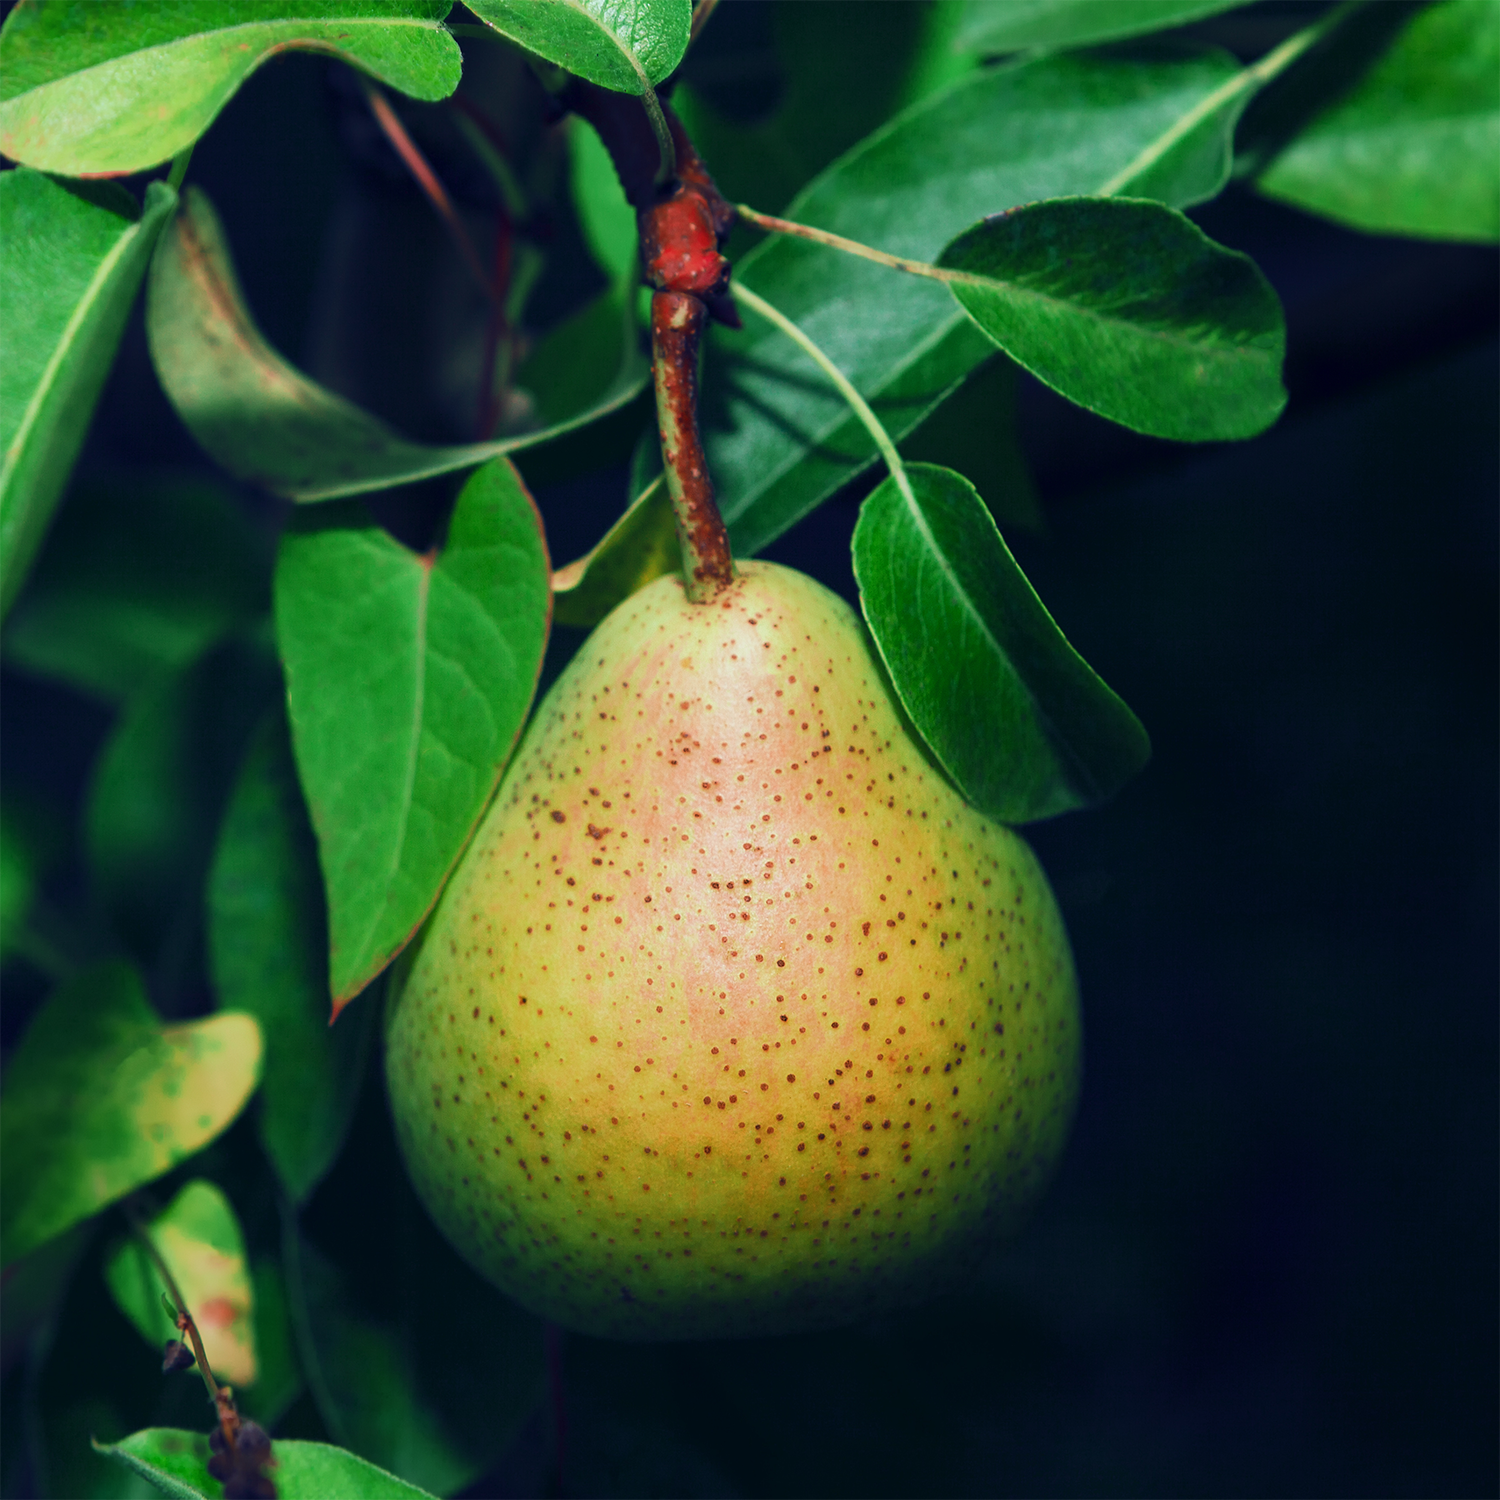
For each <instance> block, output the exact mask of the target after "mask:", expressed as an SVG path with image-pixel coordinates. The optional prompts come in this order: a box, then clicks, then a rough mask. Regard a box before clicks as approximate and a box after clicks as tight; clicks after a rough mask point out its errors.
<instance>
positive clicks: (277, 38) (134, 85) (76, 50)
mask: <svg viewBox="0 0 1500 1500" xmlns="http://www.w3.org/2000/svg"><path fill="white" fill-rule="evenodd" d="M450 8H451V0H175V3H173V4H171V5H101V4H99V3H98V0H48V3H46V4H29V5H18V6H17V7H16V8H15V10H14V11H12V12H11V16H10V19H9V20H8V21H7V22H6V23H5V29H4V30H3V31H0V152H4V153H5V155H6V156H9V157H11V158H12V159H13V160H15V161H20V162H25V163H27V164H28V165H30V166H34V167H43V168H45V169H46V170H48V171H52V172H67V173H71V174H73V175H75V176H82V175H84V174H95V173H126V172H139V171H142V170H143V169H145V168H147V167H154V166H156V165H157V164H158V163H159V162H164V161H167V160H168V159H170V158H171V157H173V156H175V155H176V154H177V153H178V152H179V151H182V150H183V149H184V148H186V147H187V146H190V145H192V143H193V142H194V141H195V140H197V139H198V137H199V136H200V135H202V134H203V132H204V131H205V130H207V129H208V127H209V125H210V124H212V122H213V120H214V117H215V116H216V115H217V114H218V113H219V111H220V110H221V109H223V107H224V106H225V104H227V103H228V102H229V100H230V99H231V98H232V97H233V95H234V93H235V92H236V90H238V88H239V86H240V85H241V84H242V83H243V82H244V81H245V80H246V79H247V78H248V77H249V76H250V74H251V73H253V72H254V71H255V69H256V68H258V67H259V66H260V65H261V64H262V63H263V62H265V61H267V60H268V59H269V58H272V57H274V56H276V55H277V54H278V53H280V52H285V51H286V50H287V49H289V48H301V49H305V50H308V51H313V52H324V53H328V54H329V55H331V56H333V57H338V58H341V59H342V60H343V61H345V62H347V63H351V64H352V65H353V66H355V67H357V68H362V69H363V70H364V71H365V72H367V73H372V74H374V75H375V77H377V78H379V79H380V80H381V81H382V82H384V83H388V84H390V86H391V87H392V88H395V89H400V90H401V92H402V93H405V94H410V95H411V96H412V97H413V98H416V99H443V98H446V97H447V96H448V95H449V94H451V93H452V92H453V90H454V89H455V88H456V87H457V86H458V77H459V72H460V68H461V65H462V58H461V56H460V54H459V50H458V44H457V43H456V42H455V41H454V40H453V38H452V37H451V36H450V35H449V34H448V32H447V31H446V30H445V29H444V27H443V25H442V20H443V17H444V16H445V15H446V14H447V13H448V11H449V9H450Z"/></svg>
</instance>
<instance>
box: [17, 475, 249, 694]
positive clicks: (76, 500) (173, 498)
mask: <svg viewBox="0 0 1500 1500" xmlns="http://www.w3.org/2000/svg"><path fill="white" fill-rule="evenodd" d="M270 581H271V544H270V540H269V538H268V537H267V536H266V535H265V534H264V532H262V531H261V530H260V529H259V528H257V527H256V526H255V525H254V524H253V523H252V522H251V520H250V519H249V517H248V516H247V514H246V513H245V510H244V508H243V507H242V506H241V505H239V504H237V503H236V501H235V499H234V497H233V496H231V495H229V494H228V493H226V491H225V489H224V487H223V486H222V485H219V484H217V483H215V482H213V481H212V480H207V479H189V478H180V477H165V476H163V477H158V478H153V479H144V480H143V479H138V478H130V477H128V476H120V477H117V478H112V479H107V480H104V479H90V480H81V481H80V482H79V483H78V484H76V485H74V486H73V488H72V490H71V492H70V493H69V496H68V501H67V504H65V505H64V506H63V507H62V509H61V510H60V511H59V512H58V516H57V521H56V524H55V525H54V526H53V527H52V529H51V531H50V532H49V534H48V537H47V544H46V546H45V547H43V549H42V552H41V555H40V556H39V558H38V559H37V564H36V568H35V570H34V572H33V573H32V576H31V578H30V580H29V581H28V584H27V587H26V589H25V590H24V591H23V593H22V594H21V597H20V599H19V600H18V601H17V603H16V606H15V608H14V609H13V610H12V612H11V616H10V619H9V620H8V621H7V622H6V628H5V656H6V659H7V660H8V661H12V662H15V663H17V664H18V665H20V666H23V667H25V668H27V670H29V671H32V672H37V673H41V674H43V675H46V676H50V677H57V678H60V679H62V681H64V682H67V683H71V684H72V685H73V686H74V687H77V688H81V689H83V690H84V691H85V692H88V693H92V694H95V695H97V696H98V697H100V698H103V699H105V700H107V701H111V702H114V701H119V700H120V699H124V698H129V697H131V696H132V695H133V694H134V693H136V692H137V691H139V690H140V689H141V688H143V687H145V686H146V685H147V684H148V683H150V682H152V681H154V680H155V679H157V678H159V677H160V676H161V675H162V674H163V673H165V672H170V671H172V670H174V669H176V668H181V667H185V666H186V665H187V664H188V663H189V662H191V661H192V660H193V658H194V657H196V656H199V655H201V654H202V652H203V651H204V650H205V649H206V648H207V647H208V646H210V645H211V644H212V643H213V642H214V641H216V640H218V639H219V638H220V637H221V636H223V635H224V634H225V633H226V632H227V631H229V630H230V629H231V628H233V627H234V626H236V625H242V624H244V623H246V622H247V621H248V620H250V619H251V618H253V617H254V616H256V615H258V614H262V613H264V612H265V611H266V610H267V609H268V608H269V605H270V593H271V589H270Z"/></svg>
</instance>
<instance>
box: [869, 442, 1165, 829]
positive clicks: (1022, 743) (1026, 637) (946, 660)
mask: <svg viewBox="0 0 1500 1500" xmlns="http://www.w3.org/2000/svg"><path fill="white" fill-rule="evenodd" d="M907 474H908V476H909V478H910V481H911V486H912V490H913V494H914V497H915V503H914V504H913V503H912V502H910V501H908V500H907V499H906V497H905V496H904V495H903V494H902V493H901V490H900V488H899V487H898V486H897V484H896V481H895V480H894V479H887V480H886V481H885V482H884V483H883V484H881V485H880V486H879V487H878V488H877V489H876V490H875V491H874V492H873V493H872V494H871V495H870V496H869V498H868V499H866V501H865V503H864V506H863V508H862V510H861V511H860V518H859V522H858V524H857V525H856V527H855V530H854V574H855V577H856V578H857V579H858V581H859V591H860V603H861V605H862V607H863V609H864V612H865V619H866V620H867V621H868V622H869V626H870V631H871V634H872V635H873V636H874V637H875V643H876V645H877V646H878V647H879V648H880V655H881V658H882V659H883V660H884V662H885V664H886V668H887V670H888V671H889V672H890V674H891V681H892V683H893V684H894V685H895V688H896V692H897V695H898V696H899V697H900V699H901V702H902V703H903V705H904V706H905V708H906V711H907V713H909V714H910V715H911V719H912V722H913V723H914V724H915V725H916V726H917V728H918V730H919V731H920V732H921V735H922V738H923V739H924V740H926V742H927V744H928V746H929V747H930V748H931V750H932V752H933V754H934V755H935V756H936V757H937V759H938V761H939V762H940V764H941V765H942V767H943V769H944V770H945V771H947V773H948V774H949V776H951V777H952V778H953V782H954V784H955V785H956V786H957V787H958V789H959V791H960V792H962V793H963V795H964V796H965V797H966V798H967V799H968V800H969V801H970V802H972V803H973V804H974V805H975V806H976V807H977V808H978V809H979V810H980V811H981V812H983V813H986V814H987V815H988V816H990V817H992V818H995V819H997V820H999V821H1000V822H1004V823H1027V822H1031V821H1033V820H1035V819H1037V818H1049V817H1053V816H1055V815H1056V814H1057V813H1062V812H1067V811H1069V810H1070V809H1072V808H1077V807H1085V806H1088V805H1089V804H1090V803H1093V802H1098V801H1101V800H1102V799H1104V798H1105V797H1108V796H1110V795H1111V794H1112V793H1113V792H1114V791H1116V790H1117V789H1118V788H1119V787H1120V786H1121V785H1123V784H1124V782H1126V781H1128V780H1129V779H1130V777H1132V776H1133V775H1135V773H1136V772H1137V771H1139V770H1140V769H1141V767H1142V766H1143V765H1145V763H1146V760H1147V758H1148V757H1149V755H1150V753H1151V745H1150V741H1149V740H1148V739H1147V737H1146V731H1145V730H1144V729H1143V728H1142V727H1141V724H1140V721H1139V720H1138V719H1137V718H1136V716H1135V715H1134V714H1133V713H1131V711H1130V710H1129V709H1128V708H1127V707H1126V706H1125V704H1124V703H1122V702H1121V701H1120V699H1119V698H1118V697H1116V696H1115V694H1114V693H1113V692H1111V691H1110V689H1109V688H1108V687H1107V686H1106V685H1105V684H1104V683H1103V682H1102V681H1100V679H1099V677H1098V676H1097V675H1096V674H1095V672H1094V671H1093V669H1092V668H1091V667H1090V666H1089V665H1088V663H1087V662H1085V661H1084V660H1083V658H1082V657H1081V656H1079V655H1078V653H1077V652H1076V651H1075V650H1074V649H1073V648H1072V646H1070V645H1069V644H1068V642H1067V639H1066V638H1065V637H1064V636H1063V633H1062V631H1060V630H1059V629H1058V628H1057V626H1056V624H1055V623H1054V622H1053V620H1052V617H1051V615H1049V614H1048V613H1047V610H1046V608H1045V606H1044V605H1043V604H1042V602H1041V600H1040V599H1038V598H1037V596H1036V593H1035V591H1034V590H1033V589H1032V587H1031V585H1030V584H1029V583H1028V582H1027V581H1026V575H1025V574H1024V573H1022V572H1021V570H1020V568H1019V567H1017V565H1016V561H1015V559H1014V558H1013V557H1012V556H1011V555H1010V550H1009V549H1008V548H1007V547H1006V545H1005V543H1004V541H1003V540H1002V539H1001V537H1000V533H999V532H998V531H997V530H996V529H995V523H994V521H993V520H991V519H990V514H989V512H988V511H987V510H986V509H985V506H984V501H983V500H981V499H980V498H979V496H978V494H977V493H976V492H975V490H974V487H973V486H972V485H971V484H970V483H969V482H968V480H966V479H965V478H964V477H963V476H962V475H960V474H955V473H954V472H953V471H952V470H951V469H942V468H938V467H937V466H936V465H932V464H912V465H911V466H910V467H909V468H908V469H907Z"/></svg>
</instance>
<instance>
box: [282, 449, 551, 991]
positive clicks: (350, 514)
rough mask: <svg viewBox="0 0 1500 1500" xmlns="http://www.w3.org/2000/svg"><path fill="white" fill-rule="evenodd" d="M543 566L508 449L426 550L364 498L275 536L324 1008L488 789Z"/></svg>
mask: <svg viewBox="0 0 1500 1500" xmlns="http://www.w3.org/2000/svg"><path fill="white" fill-rule="evenodd" d="M549 577H550V570H549V568H548V563H547V551H546V546H545V543H544V542H543V539H542V528H541V518H540V517H539V516H538V515H537V513H536V508H535V506H534V505H533V504H532V501H531V497H530V495H528V494H527V492H526V489H525V486H524V485H523V484H522V483H521V479H520V476H519V475H518V474H517V473H516V471H515V469H514V468H513V467H512V466H511V464H509V463H508V462H506V461H504V460H500V461H497V462H495V463H492V464H488V465H486V466H485V467H484V468H483V469H481V470H480V471H479V472H478V473H477V474H475V475H474V476H473V477H472V478H471V479H470V480H469V482H468V483H467V484H466V485H465V486H464V488H463V491H462V492H461V493H460V495H459V497H458V505H457V507H456V509H455V510H454V513H453V520H452V522H451V525H450V528H449V532H448V538H447V542H446V544H445V545H444V546H443V547H442V549H441V550H440V551H439V552H437V553H436V554H428V555H427V556H425V557H419V556H418V555H417V554H416V553H414V552H411V551H409V550H408V549H407V548H405V547H403V546H401V545H400V543H398V542H396V541H394V540H393V539H392V538H391V537H390V536H388V535H387V534H386V533H385V532H384V531H382V530H381V529H380V528H379V527H377V526H376V525H374V524H373V523H372V522H371V521H370V520H369V518H368V517H367V516H366V515H365V514H364V512H363V510H362V509H361V508H359V507H337V508H328V509H322V510H319V511H316V512H303V513H301V514H299V516H298V517H297V519H296V521H295V522H294V524H293V525H292V526H291V528H290V529H289V530H288V532H287V534H286V535H285V537H284V538H283V540H282V546H281V554H280V558H279V560H278V562H277V569H276V585H275V597H276V631H277V637H278V640H279V642H280V646H281V653H282V660H283V662H284V664H285V667H286V674H287V695H288V702H289V704H290V709H291V718H292V740H293V743H294V745H295V746H296V753H297V766H298V770H299V772H300V774H301V780H302V786H303V789H304V791H305V792H306V794H307V801H308V806H309V807H310V809H311V812H312V821H313V827H314V828H315V829H316V830H317V836H318V850H319V856H320V859H321V862H322V868H323V880H324V885H325V888H326V890H327V894H328V910H329V930H330V954H331V956H330V965H329V967H330V978H331V988H332V992H333V996H334V1001H335V1011H337V1008H338V1006H339V1005H341V1004H342V1003H344V1002H346V1001H348V1000H349V999H351V998H352V997H353V996H354V995H355V994H357V993H358V991H359V990H361V989H362V988H363V987H364V986H365V985H366V984H368V983H369V982H370V980H371V979H373V978H374V977H375V975H376V974H378V973H379V972H380V970H381V969H383V968H384V967H385V965H386V964H387V963H389V962H390V960H391V959H392V958H393V957H394V956H395V955H396V953H397V952H399V951H400V949H401V948H402V946H403V945H404V944H405V943H406V942H407V940H408V939H409V938H410V937H411V935H412V933H413V932H414V931H415V930H416V928H417V926H418V925H419V924H420V923H421V921H422V919H423V917H425V916H426V914H427V912H428V911H429V910H430V909H431V907H432V904H433V902H434V901H436V900H437V896H438V892H439V891H440V890H441V889H442V886H443V883H444V881H445V880H446V879H447V878H448V874H449V872H450V871H451V870H452V868H453V866H454V864H455V863H456V861H457V859H458V856H459V854H460V853H461V852H462V850H463V847H464V845H465V844H466V843H467V842H468V840H469V835H470V834H471V833H472V832H473V830H474V826H475V824H476V823H477V822H478V820H479V816H480V814H481V813H482V812H483V810H484V807H485V805H486V803H487V802H488V801H489V799H490V795H491V793H492V792H493V791H494V788H495V784H496V782H497V781H498V780H499V776H500V771H501V769H502V768H503V766H504V764H505V761H506V758H507V757H508V755H509V754H510V750H511V747H512V746H513V744H514V743H515V740H516V736H517V735H518V734H519V733H520V729H521V725H522V723H523V722H524V721H525V718H526V711H527V708H528V707H529V706H530V703H531V697H532V693H533V691H534V689H535V687H536V680H537V673H538V671H539V670H540V666H541V660H542V652H543V649H544V648H545V646H546V641H547V625H548V614H549V610H548V598H549V593H548V581H549Z"/></svg>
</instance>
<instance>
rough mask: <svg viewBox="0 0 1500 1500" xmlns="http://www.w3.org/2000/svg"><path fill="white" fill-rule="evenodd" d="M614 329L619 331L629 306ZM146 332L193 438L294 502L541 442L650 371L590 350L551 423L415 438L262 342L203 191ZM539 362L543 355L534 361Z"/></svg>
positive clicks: (159, 265)
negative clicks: (482, 436) (457, 437)
mask: <svg viewBox="0 0 1500 1500" xmlns="http://www.w3.org/2000/svg"><path fill="white" fill-rule="evenodd" d="M585 311H586V312H592V313H593V315H594V316H596V317H597V316H598V313H597V311H595V310H592V309H589V310H585ZM610 326H611V327H617V328H619V329H620V330H621V331H623V329H624V326H625V322H624V314H623V311H622V312H621V313H620V315H619V319H618V322H617V323H616V324H611V325H610ZM565 328H566V330H567V332H566V333H565V334H561V335H560V336H563V337H567V336H571V335H572V334H573V332H574V331H575V328H576V325H573V324H570V325H565ZM146 331H147V335H148V337H149V339H150V343H151V357H152V360H153V362H154V363H155V366H156V373H157V375H158V377H159V378H160V380H161V383H162V387H163V389H164V390H165V391H166V393H167V395H168V396H169V397H170V399H171V401H172V404H173V405H174V406H175V407H176V408H177V413H178V415H179V416H180V417H181V418H182V420H183V421H184V422H185V423H186V424H187V427H188V429H189V431H191V432H192V434H193V436H194V437H195V438H197V440H198V441H199V442H200V443H201V444H202V445H203V447H204V448H205V449H207V451H208V453H209V454H210V455H211V456H212V457H213V458H214V459H215V460H216V461H217V462H218V463H220V464H222V465H223V466H224V468H226V469H228V470H229V472H230V473H232V474H234V475H236V476H238V477H239V478H241V479H247V480H251V481H253V482H255V483H257V484H263V485H265V486H266V487H267V488H269V489H272V490H274V491H276V492H277V493H278V494H282V495H287V496H289V497H290V498H292V499H294V500H327V499H331V498H335V497H339V496H345V495H357V494H364V493H367V492H369V491H371V490H380V489H386V488H388V487H390V486H392V485H397V484H407V483H410V482H411V481H413V480H416V479H427V478H431V477H432V476H433V475H435V474H449V473H452V472H453V471H455V470H457V469H467V468H472V467H474V466H475V465H477V464H480V463H483V462H484V461H485V460H486V459H489V458H493V457H495V456H496V455H498V454H502V453H510V452H514V451H515V450H517V449H521V448H526V447H530V446H531V445H533V444H536V443H541V442H545V441H547V440H548V439H550V438H554V437H556V436H557V435H558V434H560V433H563V432H567V431H571V430H572V429H573V428H575V427H580V426H583V425H584V424H585V423H588V422H592V421H593V420H594V419H595V418H596V417H599V416H602V415H603V414H604V413H606V412H610V411H613V410H615V409H616V408H617V407H619V406H623V405H625V403H626V402H628V401H630V400H631V399H632V397H634V396H635V394H636V393H637V392H638V391H639V390H640V389H641V388H642V387H643V386H644V385H645V382H646V379H647V377H648V375H649V373H650V372H649V369H648V367H647V365H646V362H645V361H644V359H643V358H642V357H641V354H640V351H639V349H638V348H637V346H636V344H635V341H634V339H633V338H631V339H630V340H629V341H626V342H623V343H616V344H615V345H614V346H613V348H614V350H615V351H616V352H615V354H614V358H613V359H603V360H600V359H598V358H597V349H598V345H597V343H595V344H593V345H591V348H593V349H594V351H595V353H596V358H595V359H594V360H593V361H592V362H591V363H589V364H588V365H587V366H585V367H584V368H581V369H578V370H576V371H575V372H574V376H573V381H572V382H571V383H570V385H569V386H568V389H570V390H576V389H583V390H585V391H586V392H587V393H588V394H587V404H586V405H584V406H581V407H579V408H577V409H573V410H568V411H563V412H560V413H555V414H554V412H552V411H551V410H548V411H547V420H548V421H549V422H550V424H551V425H548V426H542V427H538V428H536V429H535V430H533V431H530V432H525V433H518V434H512V435H511V436H509V437H506V438H502V439H498V440H496V441H495V442H490V443H467V444H461V445H457V446H440V447H433V446H429V445H427V444H423V443H414V442H410V441H408V440H407V439H406V438H403V437H401V436H400V435H399V434H398V433H396V432H393V431H392V430H391V429H390V428H389V427H387V426H386V425H385V424H384V423H383V422H381V421H379V420H377V419H376V418H375V417H372V416H370V414H369V413H368V412H365V411H362V410H361V409H360V408H359V407H357V406H354V405H353V404H351V403H350V402H348V401H345V400H344V399H343V398H342V397H340V396H335V395H334V394H333V393H332V392H331V391H329V390H326V389H325V388H324V387H322V386H320V385H317V384H316V383H315V382H313V381H311V380H309V379H307V377H306V376H304V375H303V374H301V372H300V371H298V370H296V369H294V368H293V367H292V366H291V365H290V364H288V363H287V362H286V361H285V360H284V359H282V357H281V356H280V355H279V354H277V353H276V352H275V350H273V349H272V348H271V347H270V345H268V344H267V343H266V341H265V339H264V338H263V337H262V335H261V333H260V330H259V329H258V328H257V327H256V326H255V324H254V322H253V321H252V319H251V317H250V313H249V311H248V309H247V308H246V306H245V300H244V295H243V293H242V292H241V290H240V286H239V282H238V280H237V278H236V276H235V272H234V266H233V263H232V262H231V260H230V257H229V250H228V246H227V245H226V243H225V240H224V233H223V229H222V227H221V226H220V224H219V220H218V216H217V214H215V212H214V210H213V205H212V204H210V203H209V201H208V199H207V198H206V197H205V196H204V195H203V194H202V193H201V192H199V191H197V190H196V189H189V191H188V192H187V194H186V195H185V196H184V199H183V207H182V211H181V212H180V213H179V214H178V216H177V218H176V220H175V221H174V222H173V225H172V228H171V230H170V231H169V232H168V234H167V235H166V236H165V237H164V239H163V241H162V248H161V253H160V254H159V255H158V256H157V257H156V259H155V261H154V262H153V263H152V268H151V277H150V281H149V283H148V287H147V301H146ZM544 347H545V345H544ZM542 355H543V350H542V348H539V349H538V350H537V352H536V355H535V356H534V358H535V359H538V360H539V359H541V358H542ZM537 383H538V384H541V382H540V381H538V382H537ZM544 395H548V397H549V400H551V399H555V398H552V397H550V393H547V392H544Z"/></svg>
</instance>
